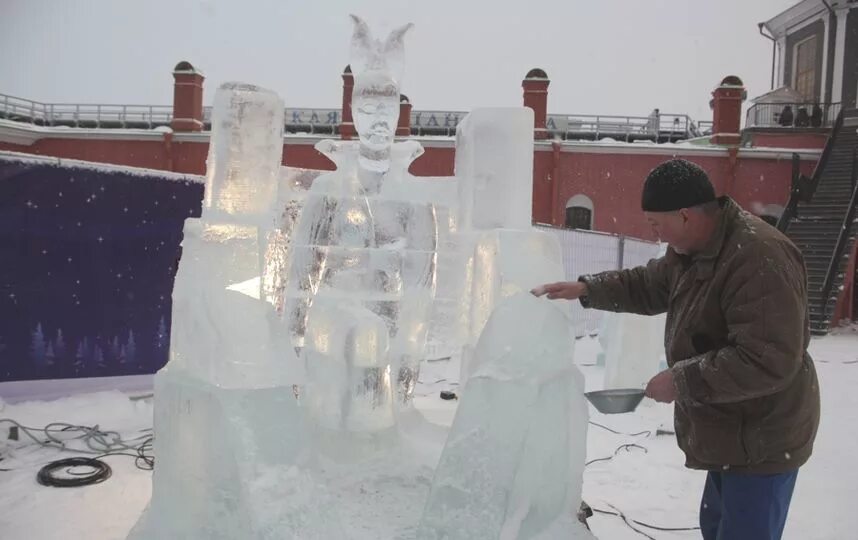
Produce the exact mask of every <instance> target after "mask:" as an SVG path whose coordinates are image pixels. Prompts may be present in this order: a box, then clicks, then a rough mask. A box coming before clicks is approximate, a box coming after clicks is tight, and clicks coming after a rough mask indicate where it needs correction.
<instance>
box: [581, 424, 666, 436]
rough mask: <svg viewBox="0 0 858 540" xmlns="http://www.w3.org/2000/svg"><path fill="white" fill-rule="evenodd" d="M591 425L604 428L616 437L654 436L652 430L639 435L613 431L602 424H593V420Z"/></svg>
mask: <svg viewBox="0 0 858 540" xmlns="http://www.w3.org/2000/svg"><path fill="white" fill-rule="evenodd" d="M590 425H593V426H596V427H598V428H602V429H604V430H605V431H610V432H611V433H613V434H614V435H624V436H626V437H640V436H641V435H644V436H646V437H649V436H650V435H652V431H650V430H645V431H639V432H637V433H623V432H622V431H617V430H615V429H611V428H609V427H608V426H603V425H602V424H599V423H597V422H593V421H592V420H590Z"/></svg>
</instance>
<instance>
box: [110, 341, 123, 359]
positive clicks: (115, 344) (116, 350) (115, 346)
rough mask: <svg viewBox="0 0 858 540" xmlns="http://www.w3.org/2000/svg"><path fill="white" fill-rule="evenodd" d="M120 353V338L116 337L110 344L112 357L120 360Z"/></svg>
mask: <svg viewBox="0 0 858 540" xmlns="http://www.w3.org/2000/svg"><path fill="white" fill-rule="evenodd" d="M120 352H121V351H120V347H119V338H118V337H116V336H114V337H113V341H111V342H110V356H112V357H113V359H114V360H119V354H120Z"/></svg>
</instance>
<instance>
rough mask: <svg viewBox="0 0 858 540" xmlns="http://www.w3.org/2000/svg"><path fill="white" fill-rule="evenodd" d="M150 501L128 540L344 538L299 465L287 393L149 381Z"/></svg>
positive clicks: (296, 417)
mask: <svg viewBox="0 0 858 540" xmlns="http://www.w3.org/2000/svg"><path fill="white" fill-rule="evenodd" d="M155 395H156V396H157V397H156V400H155V433H156V438H155V453H156V466H155V472H154V477H153V481H152V487H153V489H152V500H151V502H150V504H149V506H148V507H147V508H146V510H145V512H144V514H143V516H142V517H141V519H140V521H138V523H137V524H136V525H135V527H134V529H133V530H132V531H131V533H130V535H129V539H130V540H161V539H165V538H176V539H179V538H181V539H183V540H233V539H235V538H246V539H249V540H263V539H264V540H275V539H280V538H302V539H303V538H308V539H313V540H327V539H330V538H346V535H345V534H344V532H343V531H344V529H343V527H342V525H341V523H340V522H339V519H338V517H337V515H336V510H335V504H334V503H333V501H332V500H330V497H329V496H328V495H327V494H326V493H325V491H324V489H323V488H322V487H321V486H319V485H318V484H317V483H316V482H315V481H313V479H312V478H310V477H309V475H308V473H307V472H306V470H305V469H303V468H301V467H300V466H299V465H300V463H301V462H302V461H303V460H305V459H306V458H307V457H308V456H306V455H305V453H306V452H307V450H308V447H307V446H306V444H305V443H306V439H307V426H306V425H305V422H304V418H303V413H302V412H301V410H300V409H299V407H298V403H297V401H296V400H295V397H294V395H293V392H292V388H291V387H276V386H274V387H270V388H265V389H258V388H254V389H246V388H234V389H224V388H221V387H218V386H214V385H212V384H210V383H207V382H203V381H200V380H199V379H196V378H193V377H189V376H188V375H187V374H184V373H180V372H175V371H170V370H167V371H162V372H159V373H158V374H156V375H155Z"/></svg>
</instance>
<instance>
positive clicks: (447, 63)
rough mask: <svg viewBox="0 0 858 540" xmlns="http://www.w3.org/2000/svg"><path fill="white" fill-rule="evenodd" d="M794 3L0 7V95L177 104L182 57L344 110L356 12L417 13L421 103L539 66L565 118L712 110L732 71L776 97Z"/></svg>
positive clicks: (25, 0)
mask: <svg viewBox="0 0 858 540" xmlns="http://www.w3.org/2000/svg"><path fill="white" fill-rule="evenodd" d="M796 2H797V0H553V1H547V0H545V1H543V0H517V1H509V0H428V1H427V0H422V1H419V2H417V1H410V0H353V1H346V0H304V1H300V0H0V93H4V94H12V95H16V96H20V97H25V98H29V99H34V100H39V101H46V102H66V103H125V104H155V105H169V104H170V103H172V75H171V71H172V68H173V66H174V65H175V64H176V63H177V62H178V61H180V60H188V61H190V62H191V63H192V64H193V65H194V66H196V67H198V68H199V69H201V70H202V71H203V72H204V73H205V75H206V93H205V98H204V99H205V102H206V103H207V104H210V102H211V98H212V96H213V95H214V88H215V87H216V85H217V84H219V83H221V82H224V81H227V80H240V81H243V82H249V83H254V84H259V85H262V86H266V87H268V88H271V89H273V90H276V91H277V92H278V93H280V95H281V96H283V98H284V99H285V101H286V104H287V106H288V107H339V106H340V104H341V100H342V80H341V78H340V73H341V71H342V69H343V67H345V65H346V64H347V63H348V52H349V50H348V47H349V39H350V36H351V22H350V20H349V18H348V14H349V13H356V14H358V15H361V16H363V17H365V18H366V19H367V20H368V21H369V22H370V23H371V25H372V26H373V28H374V30H375V31H376V33H377V34H382V33H383V34H384V35H386V34H387V31H388V30H389V29H390V28H392V27H394V26H397V25H399V24H402V23H405V22H413V23H414V24H415V28H414V30H412V32H411V33H409V35H408V36H407V37H406V66H407V68H406V69H407V73H406V77H405V80H404V84H403V87H402V91H403V92H404V93H406V94H408V96H409V97H410V98H411V102H412V103H413V104H414V107H415V109H422V110H427V109H441V110H469V109H471V108H474V107H477V106H514V105H519V104H521V80H522V78H523V77H524V75H525V74H526V73H527V71H528V70H529V69H530V68H533V67H541V68H543V69H544V70H546V71H547V72H548V76H549V78H550V79H551V87H550V88H549V103H548V109H549V112H551V113H557V114H561V113H565V114H573V113H577V114H622V115H641V116H645V115H646V114H648V113H649V112H650V111H651V110H652V109H653V108H655V107H658V108H659V109H661V112H664V113H688V114H690V115H691V116H692V117H694V118H695V119H701V120H705V119H709V118H710V116H711V113H710V110H709V105H708V103H709V98H710V92H711V90H712V89H713V88H714V86H715V85H716V84H717V83H718V82H719V81H720V80H721V78H723V77H724V76H725V75H729V74H735V75H739V76H740V77H741V78H742V79H743V80H744V81H745V83H746V85H747V87H748V94H749V97H754V96H756V95H759V94H761V93H764V92H766V91H767V90H769V86H770V76H771V53H772V44H771V41H769V40H767V39H765V38H763V37H762V36H760V35H759V32H758V29H757V23H758V22H761V21H764V20H767V19H769V18H771V17H773V16H775V15H777V14H778V13H780V12H781V11H783V10H784V9H786V8H788V7H789V6H791V5H793V4H794V3H796Z"/></svg>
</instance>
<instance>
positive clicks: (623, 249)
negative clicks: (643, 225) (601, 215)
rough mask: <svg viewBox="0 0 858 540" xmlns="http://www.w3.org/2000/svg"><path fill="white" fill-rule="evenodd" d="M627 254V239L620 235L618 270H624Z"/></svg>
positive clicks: (618, 240)
mask: <svg viewBox="0 0 858 540" xmlns="http://www.w3.org/2000/svg"><path fill="white" fill-rule="evenodd" d="M625 254H626V237H625V236H623V235H620V236H618V237H617V270H622V269H623V263H624V262H625V261H624V259H625Z"/></svg>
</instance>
